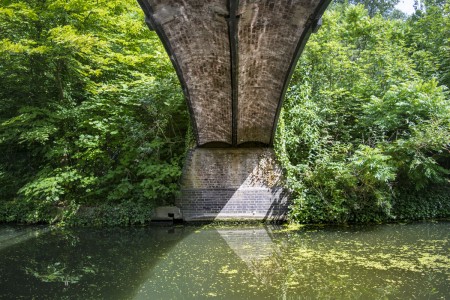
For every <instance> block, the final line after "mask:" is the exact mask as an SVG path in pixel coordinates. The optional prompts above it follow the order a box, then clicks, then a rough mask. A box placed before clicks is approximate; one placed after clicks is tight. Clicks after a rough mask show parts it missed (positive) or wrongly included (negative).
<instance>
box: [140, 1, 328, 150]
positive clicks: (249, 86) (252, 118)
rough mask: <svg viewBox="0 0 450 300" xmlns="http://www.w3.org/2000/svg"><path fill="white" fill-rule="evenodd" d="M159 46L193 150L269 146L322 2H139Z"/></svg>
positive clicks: (322, 8) (323, 6)
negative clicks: (182, 103) (179, 91)
mask: <svg viewBox="0 0 450 300" xmlns="http://www.w3.org/2000/svg"><path fill="white" fill-rule="evenodd" d="M139 2H140V4H141V6H142V8H143V9H144V12H145V13H146V17H147V21H148V23H150V26H151V28H152V29H155V30H156V31H157V33H158V35H159V36H160V38H161V40H162V41H163V43H164V45H165V47H166V50H167V51H168V53H169V55H170V57H171V60H172V62H173V64H174V66H175V68H176V70H177V73H178V76H179V78H180V81H181V84H182V86H183V90H184V92H185V96H186V99H187V102H188V106H189V108H190V113H191V117H192V120H193V125H194V126H193V127H194V130H195V132H196V139H197V144H198V146H205V147H208V146H209V145H216V146H217V145H221V146H226V145H228V146H245V145H266V146H271V145H272V143H273V135H274V132H275V129H276V123H277V119H278V114H279V110H280V107H281V102H282V98H283V97H284V93H285V90H286V86H287V84H288V81H289V78H290V75H291V72H292V69H293V67H294V66H295V62H296V61H297V59H298V55H299V54H300V52H301V49H302V47H303V45H304V43H306V40H307V38H308V37H309V33H310V31H311V27H312V23H313V22H314V20H316V19H318V18H319V17H320V14H321V13H322V12H323V10H324V8H325V7H326V5H327V4H328V2H329V1H328V2H327V1H322V0H272V1H269V0H241V1H237V0H183V1H181V0H139Z"/></svg>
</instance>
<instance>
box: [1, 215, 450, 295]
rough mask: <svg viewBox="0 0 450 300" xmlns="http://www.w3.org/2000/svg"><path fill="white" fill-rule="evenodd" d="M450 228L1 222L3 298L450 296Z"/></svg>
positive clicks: (440, 225) (428, 225)
mask: <svg viewBox="0 0 450 300" xmlns="http://www.w3.org/2000/svg"><path fill="white" fill-rule="evenodd" d="M449 232H450V223H449V222H438V223H417V224H407V225H399V224H396V225H377V226H350V227H301V228H288V227H283V226H257V227H248V226H243V227H212V226H202V227H194V226H176V227H141V228H110V229H85V228H84V229H52V230H51V229H48V228H46V227H20V226H16V227H14V226H0V299H214V298H215V299H450V245H449Z"/></svg>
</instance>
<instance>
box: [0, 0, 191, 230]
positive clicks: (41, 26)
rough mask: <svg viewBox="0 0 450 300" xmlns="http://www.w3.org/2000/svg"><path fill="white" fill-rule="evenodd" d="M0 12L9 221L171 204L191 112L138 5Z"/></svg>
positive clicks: (15, 5)
mask: <svg viewBox="0 0 450 300" xmlns="http://www.w3.org/2000/svg"><path fill="white" fill-rule="evenodd" d="M0 4H1V9H0V66H1V67H0V86H1V87H2V88H1V89H0V101H1V102H2V105H1V106H0V151H1V152H2V157H0V195H2V198H1V199H0V203H1V204H2V205H3V206H4V207H6V208H7V209H6V210H5V211H4V212H3V213H2V215H1V218H0V221H14V220H16V221H22V222H39V221H44V222H49V221H52V220H54V219H55V218H56V219H57V220H60V219H61V218H62V217H64V218H67V219H70V218H69V217H70V216H72V215H74V214H75V213H76V212H77V211H78V210H79V208H80V207H84V206H89V207H93V206H101V207H115V206H116V205H117V206H119V207H121V206H123V207H126V208H123V209H119V210H121V211H127V212H129V213H130V214H131V215H134V216H137V215H138V214H137V213H135V212H133V211H132V210H130V209H129V208H131V207H133V206H136V207H145V209H144V210H143V211H146V212H148V209H147V208H149V207H152V206H154V205H157V204H158V203H165V202H170V201H173V198H174V197H175V195H176V194H177V191H178V184H177V183H178V178H179V176H180V173H181V161H182V158H183V155H184V151H183V150H184V136H185V134H186V132H187V128H188V114H187V110H186V108H185V103H184V100H183V96H182V92H181V88H180V86H179V83H178V81H177V78H176V74H175V72H174V71H173V68H172V66H171V63H170V60H169V59H168V57H167V56H166V54H165V51H164V48H163V47H162V45H161V44H160V42H159V39H158V37H157V36H156V34H155V33H152V32H149V31H148V28H146V26H145V24H144V22H143V20H144V16H143V13H142V11H141V9H140V8H139V6H138V5H137V3H136V2H135V1H133V0H114V1H108V2H102V3H100V2H95V1H94V2H92V1H84V0H70V1H66V0H64V1H62V0H61V1H60V0H57V1H45V0H44V1H41V0H39V1H38V0H31V1H28V0H27V1H23V0H0ZM105 210H108V209H105ZM20 211H22V214H21V213H20ZM60 211H64V214H62V215H61V214H60V213H59V212H60ZM125 214H126V213H125ZM118 218H119V219H120V220H121V221H117V222H118V223H120V224H126V223H133V222H134V221H133V222H131V221H126V220H123V217H119V216H118ZM56 219H55V220H56ZM135 219H136V220H143V217H142V216H138V217H136V218H135ZM139 222H140V221H139ZM107 223H108V224H112V223H114V222H112V221H111V220H110V221H108V222H107ZM114 224H115V223H114Z"/></svg>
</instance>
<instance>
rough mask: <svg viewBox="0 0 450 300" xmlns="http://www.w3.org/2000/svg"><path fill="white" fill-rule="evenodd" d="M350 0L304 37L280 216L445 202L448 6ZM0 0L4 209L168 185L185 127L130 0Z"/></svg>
mask: <svg viewBox="0 0 450 300" xmlns="http://www.w3.org/2000/svg"><path fill="white" fill-rule="evenodd" d="M338 2H339V1H338ZM340 2H344V1H340ZM345 2H346V3H341V4H340V3H336V4H332V5H331V6H330V7H329V9H328V10H327V12H326V13H325V15H324V22H323V24H324V25H323V26H322V28H321V29H320V30H319V32H318V33H317V34H315V35H313V36H312V37H311V39H310V41H309V42H308V45H307V47H306V48H305V51H304V53H303V55H302V56H301V58H300V61H299V63H298V67H297V69H296V70H295V72H294V75H293V79H292V82H291V85H290V87H289V90H288V92H287V95H286V99H285V103H284V107H283V112H282V115H281V118H280V123H279V127H278V133H277V145H276V150H277V153H278V157H279V159H280V162H281V163H282V165H283V167H284V168H285V171H286V185H287V187H288V188H289V189H290V190H292V192H293V201H294V202H293V205H292V207H291V217H292V219H293V220H296V221H300V222H349V221H357V222H368V221H383V220H392V219H417V218H425V217H426V218H433V217H445V216H447V217H448V216H450V188H449V183H448V180H449V169H450V162H449V161H450V154H449V150H450V149H449V147H450V138H449V137H450V95H449V92H448V89H447V87H449V86H450V75H449V74H450V37H449V32H450V5H449V4H448V3H446V1H439V0H429V1H425V6H423V7H421V9H419V10H417V11H416V13H415V14H414V15H412V16H410V17H406V16H404V15H402V14H401V13H399V12H398V11H395V10H393V9H392V7H393V4H394V2H395V1H378V2H377V1H372V2H370V3H369V2H368V3H366V7H364V6H363V5H356V6H355V5H353V4H352V5H349V4H348V2H347V1H345ZM356 2H364V1H356ZM365 2H367V1H365ZM391 2H392V3H391ZM377 3H378V4H380V5H378V6H377V5H376V4H377ZM0 4H1V6H0V101H1V105H0V153H2V155H1V157H0V221H15V222H56V221H64V222H67V223H71V224H97V225H102V224H109V225H114V224H140V223H145V222H146V221H148V218H149V212H150V211H151V209H152V207H153V206H155V205H159V204H168V203H169V204H170V203H171V201H173V199H174V197H175V196H176V195H177V193H178V189H179V186H178V180H179V176H180V174H181V165H182V163H183V158H184V153H185V149H186V147H187V145H190V144H191V139H192V138H191V134H190V133H189V132H190V129H189V120H188V119H189V117H188V112H187V109H186V105H185V102H184V99H183V95H182V91H181V88H180V86H179V83H178V80H177V77H176V74H175V72H174V70H173V68H172V66H171V63H170V60H169V59H168V57H167V55H166V54H165V51H164V48H163V47H162V46H161V44H160V42H159V40H158V38H157V36H156V34H155V33H154V32H150V31H149V30H148V29H147V28H146V27H145V25H144V22H143V20H144V17H143V14H142V12H141V10H140V8H139V7H138V5H137V4H136V3H135V1H134V0H111V1H107V2H95V1H94V2H92V1H87V0H64V1H63V0H52V1H49V0H27V1H25V0H0ZM381 4H383V5H381ZM386 5H387V6H386ZM389 5H390V6H389ZM80 212H82V213H80Z"/></svg>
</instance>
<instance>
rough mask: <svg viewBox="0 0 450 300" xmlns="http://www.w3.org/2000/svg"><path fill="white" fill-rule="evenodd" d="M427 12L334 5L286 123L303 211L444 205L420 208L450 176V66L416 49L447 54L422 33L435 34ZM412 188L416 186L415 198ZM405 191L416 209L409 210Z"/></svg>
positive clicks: (297, 77) (329, 217) (390, 215)
mask: <svg viewBox="0 0 450 300" xmlns="http://www.w3.org/2000/svg"><path fill="white" fill-rule="evenodd" d="M443 9H444V11H446V13H444V14H442V15H443V16H445V17H443V18H441V19H442V22H443V23H444V24H443V25H444V26H447V27H446V29H443V30H441V31H439V32H441V36H440V38H441V39H443V40H445V38H447V44H446V45H447V46H448V42H449V40H448V36H446V34H445V33H444V32H447V34H448V32H450V24H449V22H448V19H449V14H448V12H449V6H448V5H446V6H445V7H443ZM430 11H431V12H432V13H436V10H435V9H430ZM427 13H428V12H427ZM427 13H425V12H418V15H416V16H413V17H412V19H411V20H409V21H407V22H405V21H403V20H397V19H386V18H383V17H382V16H381V15H375V16H374V17H369V15H368V13H367V10H366V9H365V8H364V7H363V6H361V5H358V6H341V5H336V6H334V7H332V8H331V9H330V10H329V11H328V12H327V13H326V14H325V16H324V26H323V27H322V28H321V30H320V31H319V33H318V34H317V35H314V36H313V37H312V38H311V40H310V41H309V42H308V46H307V47H306V49H305V52H304V53H303V55H302V57H301V58H300V61H299V64H298V67H297V69H296V70H295V73H294V76H293V80H292V82H291V85H290V88H289V90H288V93H287V97H286V100H285V105H284V108H283V112H282V117H281V122H280V126H279V128H278V141H277V146H276V148H277V152H278V155H279V158H280V161H281V163H282V164H283V166H284V167H285V170H286V174H287V186H288V187H289V188H290V189H291V190H292V192H293V204H292V206H291V218H292V219H293V220H296V221H300V222H336V223H341V222H371V221H383V220H393V219H395V218H397V217H399V218H421V217H425V216H427V217H428V216H430V217H431V216H438V215H440V216H442V215H443V214H438V213H435V212H434V213H428V210H423V211H421V210H420V209H418V207H422V206H423V207H428V204H426V202H428V201H430V197H429V196H426V190H427V188H429V187H430V186H433V185H436V184H439V185H444V186H445V185H448V182H449V177H448V174H449V164H448V162H449V159H450V155H449V149H450V97H449V92H448V89H447V87H446V86H445V85H444V84H445V83H446V76H444V75H446V74H443V73H445V72H446V71H445V70H447V69H446V67H444V66H441V67H440V70H441V71H439V69H437V68H435V67H434V66H433V69H432V70H430V69H427V70H425V69H426V66H425V65H424V61H423V60H416V59H415V57H416V55H418V54H417V53H420V55H421V57H426V58H427V59H428V60H429V61H433V62H436V61H438V59H439V57H436V55H438V53H435V52H433V51H435V49H432V47H429V49H427V48H426V47H425V46H424V45H418V44H417V43H415V39H417V37H418V36H419V37H421V40H422V41H423V40H424V37H425V36H426V35H427V30H426V28H425V29H424V28H423V27H424V26H425V27H426V26H427V24H426V23H425V24H424V22H425V20H428V21H429V22H432V21H433V20H431V18H429V17H428V15H427ZM444 20H445V22H444ZM435 34H436V33H435ZM412 37H414V38H412ZM436 39H437V38H436ZM439 53H440V52H439ZM447 56H448V54H447ZM447 67H448V66H447ZM407 191H408V193H407ZM409 191H414V196H411V197H410V198H408V195H410V193H409ZM441 191H442V192H443V193H444V192H445V191H448V190H446V189H441ZM422 193H423V195H424V197H423V199H421V197H420V195H422ZM435 194H436V193H435ZM433 195H434V194H433ZM396 199H403V200H402V202H401V203H403V204H402V205H403V206H399V205H395V203H396ZM405 199H411V200H410V201H411V207H414V209H413V211H414V213H406V210H405V209H404V205H405V203H406V202H405V201H406V200H405ZM442 201H444V202H445V201H448V197H444V200H442ZM422 202H423V203H422ZM444 206H445V207H448V204H445V205H444ZM444 211H445V210H444ZM447 212H448V210H447Z"/></svg>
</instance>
